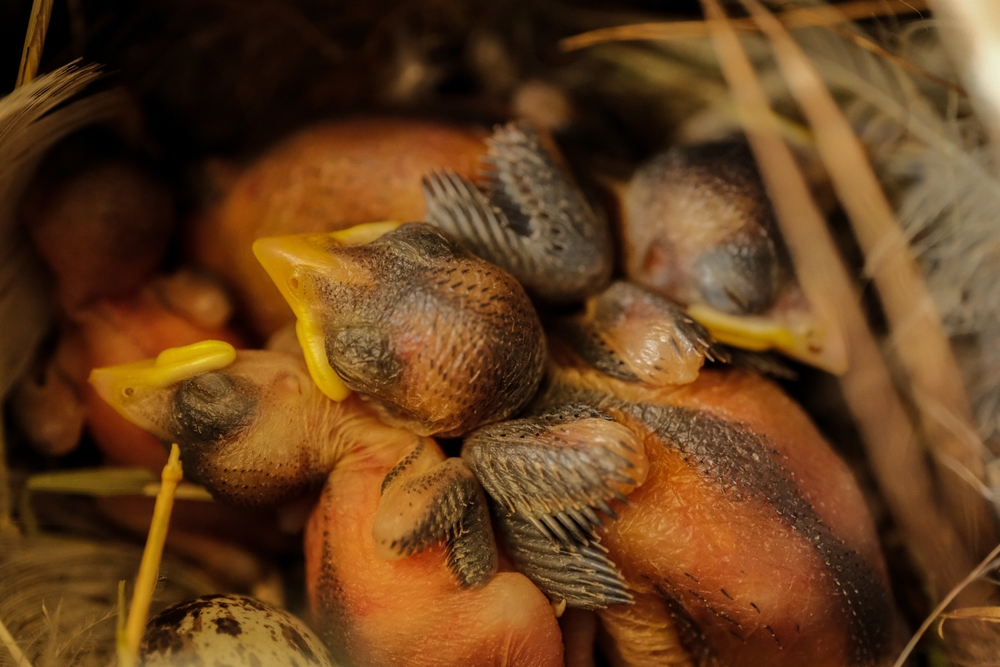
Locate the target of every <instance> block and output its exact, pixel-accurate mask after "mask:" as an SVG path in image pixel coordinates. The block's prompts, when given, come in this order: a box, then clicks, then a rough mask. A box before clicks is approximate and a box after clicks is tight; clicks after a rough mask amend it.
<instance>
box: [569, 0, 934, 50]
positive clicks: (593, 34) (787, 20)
mask: <svg viewBox="0 0 1000 667" xmlns="http://www.w3.org/2000/svg"><path fill="white" fill-rule="evenodd" d="M926 9H927V0H908V1H907V2H903V0H896V4H895V5H893V6H890V5H889V3H888V2H887V1H886V0H857V1H856V2H847V3H844V4H842V5H838V6H837V7H836V8H835V9H834V8H830V7H808V8H806V7H801V8H797V9H789V10H787V11H784V12H782V13H781V14H779V15H778V17H779V18H780V19H781V22H782V23H784V24H785V25H786V26H787V27H789V28H806V27H816V26H831V25H836V24H838V23H844V22H846V21H850V20H853V19H862V18H874V17H877V16H899V15H903V14H915V13H919V12H922V11H926ZM729 23H730V25H731V26H732V28H733V29H734V30H738V31H740V32H756V31H757V24H756V23H755V22H754V21H753V19H732V20H730V22H729ZM708 35H709V29H708V24H707V22H706V21H671V22H657V23H636V24H633V25H623V26H615V27H613V28H601V29H599V30H591V31H589V32H584V33H581V34H579V35H573V36H572V37H567V38H566V39H564V40H562V41H561V42H559V46H560V47H561V48H562V50H563V51H575V50H577V49H582V48H585V47H588V46H593V45H595V44H601V43H602V42H618V41H625V40H633V39H684V38H691V37H707V36H708Z"/></svg>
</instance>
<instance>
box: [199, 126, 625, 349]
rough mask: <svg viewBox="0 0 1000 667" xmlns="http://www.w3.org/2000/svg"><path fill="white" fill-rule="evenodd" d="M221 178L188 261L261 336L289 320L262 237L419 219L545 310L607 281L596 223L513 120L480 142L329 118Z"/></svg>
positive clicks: (441, 129) (537, 141)
mask: <svg viewBox="0 0 1000 667" xmlns="http://www.w3.org/2000/svg"><path fill="white" fill-rule="evenodd" d="M231 181H232V182H231V183H230V184H229V186H228V188H227V191H226V193H225V195H224V196H223V197H222V198H221V200H220V201H218V202H216V203H215V204H213V205H212V206H210V207H209V208H208V209H207V210H206V211H204V212H203V214H202V215H200V216H198V218H197V219H196V220H195V221H194V223H193V224H192V225H191V226H190V230H189V234H188V248H189V253H190V255H191V256H192V259H193V260H194V262H195V263H196V264H197V265H199V266H202V267H205V268H208V269H209V270H211V271H212V272H214V273H215V274H217V275H218V276H220V277H221V278H222V279H223V280H225V281H226V284H227V286H228V287H229V288H230V289H232V290H233V292H234V293H235V294H237V295H238V297H239V300H240V302H241V303H240V304H239V305H240V306H241V310H242V311H245V312H246V313H247V314H248V316H249V318H250V320H251V322H252V323H253V325H254V326H255V328H256V329H257V331H258V333H260V334H261V335H263V336H265V337H266V336H270V335H271V334H273V333H274V332H276V331H277V330H279V329H280V328H281V327H283V326H284V325H285V324H287V323H289V322H291V321H292V320H293V316H292V314H291V312H289V310H288V306H287V305H286V304H285V303H284V302H283V301H282V300H281V298H280V296H279V295H278V293H277V291H276V290H275V289H274V286H273V285H272V284H271V283H270V281H269V280H268V278H267V276H266V275H265V274H264V272H263V271H261V269H260V266H258V265H257V263H256V262H255V261H254V258H253V256H252V255H251V253H250V251H249V248H250V246H251V244H252V243H253V242H254V241H255V240H256V239H258V238H263V237H269V236H283V235H290V234H301V233H320V232H334V231H340V230H344V229H347V228H349V227H352V226H354V225H358V224H363V223H367V222H370V221H372V220H403V221H414V220H426V221H428V222H430V223H432V224H434V225H436V226H438V227H439V228H441V229H442V230H444V231H445V232H447V233H448V234H449V235H450V236H452V238H454V239H455V240H457V241H459V242H460V243H462V244H463V245H465V247H467V248H468V249H469V250H470V251H472V252H473V253H474V254H476V255H478V256H479V257H482V258H484V259H486V260H488V261H490V262H493V263H494V264H496V265H498V266H500V267H502V268H504V269H505V270H507V271H508V272H510V273H512V274H514V276H515V277H516V278H517V279H518V280H520V281H521V282H522V284H524V285H525V287H526V288H527V289H528V291H529V292H531V293H533V294H535V295H537V296H540V297H542V298H544V299H546V300H550V301H572V300H577V299H582V298H584V297H586V296H588V295H590V294H592V293H594V292H596V291H597V290H599V289H600V288H601V287H603V286H604V285H605V284H606V283H607V282H608V280H609V278H610V276H611V270H612V266H613V256H612V243H611V238H610V236H611V235H610V231H609V229H608V225H607V223H606V221H605V220H603V219H602V218H600V217H598V216H597V215H595V213H594V212H593V211H592V210H591V208H590V206H589V205H588V204H587V202H586V200H585V199H584V197H583V195H582V194H581V193H580V191H579V189H578V188H577V186H576V184H575V183H574V182H573V180H572V178H571V177H570V175H569V172H568V170H567V169H566V168H565V165H564V164H563V162H562V159H561V157H560V156H559V153H558V149H557V147H556V145H555V143H554V142H553V141H552V140H551V137H550V136H549V135H547V134H545V133H539V132H537V131H535V130H534V129H532V128H531V127H529V126H528V125H525V124H520V123H511V124H508V125H504V126H500V127H498V128H497V129H496V130H495V131H494V132H493V134H492V135H490V134H489V133H488V132H486V131H483V130H481V129H476V128H465V127H454V126H448V125H442V124H438V123H430V122H422V121H414V120H402V119H388V118H381V119H380V118H366V119H354V120H344V121H338V122H331V123H326V124H323V125H318V126H316V127H313V128H310V129H307V130H305V131H303V132H301V133H300V134H298V135H296V136H294V137H292V138H290V139H288V140H287V141H285V142H283V143H282V144H280V145H279V146H277V147H275V148H274V149H273V150H272V151H270V152H269V153H268V154H266V155H264V156H263V157H262V158H260V160H258V161H257V162H256V163H255V164H254V165H252V166H250V167H249V168H247V169H246V170H244V171H243V172H242V173H240V174H238V175H236V176H233V177H231ZM421 184H422V185H423V187H421Z"/></svg>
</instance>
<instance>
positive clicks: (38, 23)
mask: <svg viewBox="0 0 1000 667" xmlns="http://www.w3.org/2000/svg"><path fill="white" fill-rule="evenodd" d="M52 4H53V0H35V2H34V3H33V4H32V5H31V18H30V19H28V32H27V34H26V35H25V36H24V49H23V50H22V51H21V66H20V68H19V69H18V71H17V84H16V85H15V86H14V87H15V88H20V87H21V86H23V85H24V84H26V83H30V82H31V81H32V80H33V79H34V78H35V74H36V73H37V72H38V64H39V63H40V62H41V60H42V49H44V48H45V33H46V32H48V30H49V19H50V18H51V17H52Z"/></svg>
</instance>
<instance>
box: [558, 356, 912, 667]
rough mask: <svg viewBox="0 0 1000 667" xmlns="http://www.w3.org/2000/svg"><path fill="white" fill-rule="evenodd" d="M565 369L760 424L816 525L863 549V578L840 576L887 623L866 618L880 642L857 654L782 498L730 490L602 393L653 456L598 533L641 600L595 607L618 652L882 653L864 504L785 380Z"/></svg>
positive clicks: (876, 576) (587, 382) (686, 660)
mask: <svg viewBox="0 0 1000 667" xmlns="http://www.w3.org/2000/svg"><path fill="white" fill-rule="evenodd" d="M557 373H558V374H559V376H560V379H561V380H563V381H565V382H566V383H567V384H569V385H572V386H576V387H587V388H590V389H596V390H598V391H600V392H601V393H607V392H609V391H610V392H611V393H613V394H614V395H615V396H616V397H618V398H622V399H624V400H627V401H629V402H633V403H640V402H642V403H648V404H653V405H664V406H666V405H669V406H680V407H686V408H692V409H697V410H701V411H705V412H707V413H709V414H710V415H713V416H715V417H718V418H720V419H724V420H726V421H731V422H737V423H739V424H742V425H743V426H744V427H746V428H747V429H748V430H749V431H751V432H752V433H754V434H756V435H757V436H758V437H761V436H762V437H763V438H764V439H765V441H766V446H767V447H769V448H770V451H771V458H772V460H773V461H776V462H777V463H778V464H779V465H780V466H782V467H783V468H784V469H785V471H787V473H786V474H787V475H789V476H790V479H791V480H792V483H793V485H794V489H795V490H797V492H798V493H799V494H800V495H801V496H802V498H803V499H804V500H806V501H807V502H808V503H809V504H810V505H811V506H812V510H813V511H814V512H815V516H816V518H818V519H819V521H820V522H821V525H822V526H823V527H825V528H826V529H827V531H828V533H829V534H832V535H834V536H836V538H837V539H839V540H840V541H841V543H842V545H843V547H846V549H848V550H853V551H854V552H856V553H857V555H858V556H859V559H860V561H861V562H862V563H863V564H864V565H862V569H865V570H866V571H867V572H868V574H867V578H864V577H858V578H852V576H850V574H851V572H852V571H856V570H852V569H851V568H850V567H847V566H846V565H845V567H844V571H845V573H846V574H845V579H844V582H846V583H845V584H843V585H846V586H847V587H851V585H852V584H853V586H854V587H856V588H861V589H862V594H865V593H871V596H870V597H862V598H861V599H862V604H867V603H871V604H872V608H873V609H875V610H876V612H877V616H878V618H877V622H876V623H874V624H873V625H878V623H884V624H885V625H884V626H883V627H881V628H878V627H870V628H869V629H868V630H866V631H870V632H871V633H872V634H873V635H878V636H879V637H880V640H879V641H880V642H881V646H880V647H878V648H874V649H871V650H869V651H868V652H867V653H865V652H864V650H862V655H861V657H860V658H858V657H857V656H858V655H859V654H858V652H857V650H856V649H855V650H854V657H851V652H852V648H851V646H850V641H849V639H848V637H849V634H850V630H849V629H848V619H846V618H845V614H849V613H850V612H849V611H845V609H844V608H843V605H842V604H841V599H840V598H839V597H838V592H837V590H836V589H835V586H836V583H835V582H834V580H833V577H832V576H831V573H830V571H829V570H827V569H826V568H825V567H824V565H823V562H822V560H823V558H824V557H823V556H822V555H821V553H820V552H819V550H818V549H814V548H813V547H812V546H811V545H810V544H809V543H808V541H807V539H806V538H805V537H804V536H803V535H802V534H800V533H799V532H797V531H796V530H795V529H794V528H793V527H792V526H791V524H790V523H789V522H788V521H786V520H783V519H782V518H781V517H780V516H779V515H777V514H776V511H775V507H776V506H775V505H769V504H767V503H761V502H756V501H755V499H754V498H747V499H744V500H739V499H737V498H736V497H735V496H736V494H737V493H738V492H737V491H734V490H729V491H723V490H722V489H721V488H720V486H719V484H718V483H717V482H714V481H712V480H711V479H710V478H709V476H708V475H706V474H705V473H704V472H703V471H702V470H700V466H699V464H698V463H697V462H695V461H693V460H685V456H684V455H683V454H682V452H680V451H679V450H678V449H677V448H674V447H671V446H669V445H665V444H664V442H662V441H661V440H660V437H659V436H658V435H657V434H656V433H654V432H652V431H651V430H650V428H649V427H647V426H645V425H644V424H642V423H641V422H639V421H638V419H636V418H635V417H634V416H633V415H631V414H630V413H628V412H625V411H622V410H615V409H610V408H608V406H602V407H604V409H607V410H608V412H609V413H610V414H612V415H613V416H614V417H616V418H617V419H619V420H621V421H622V422H623V423H625V424H628V425H630V426H632V427H633V428H635V429H636V430H637V432H639V433H645V451H646V454H647V456H648V457H649V462H650V470H649V477H648V479H647V480H646V482H645V484H643V485H642V486H640V487H639V488H638V489H637V490H635V491H634V492H632V493H631V494H630V495H629V497H628V500H629V502H628V504H622V503H617V502H616V503H614V509H615V511H616V512H617V513H618V514H619V519H618V520H617V521H609V522H607V523H606V526H605V530H604V531H603V532H602V544H603V545H604V546H605V547H607V549H608V551H609V557H610V558H611V559H612V560H613V561H614V562H615V563H616V564H617V565H618V566H619V567H620V568H621V571H622V573H623V575H624V577H625V579H626V582H627V583H628V585H629V587H630V589H631V590H632V591H633V595H634V597H635V601H636V603H635V604H634V605H632V606H611V607H607V608H606V609H604V610H602V611H601V612H599V613H600V616H601V619H602V622H603V624H604V626H605V629H606V630H607V631H608V633H609V634H610V636H611V638H612V639H613V644H614V647H613V648H612V649H611V651H610V653H611V654H612V662H613V663H614V664H618V665H646V664H664V665H696V664H700V663H699V660H698V658H699V654H700V652H701V651H707V653H708V654H710V655H714V656H715V657H716V658H717V659H718V660H719V662H720V663H721V664H725V665H727V667H728V666H733V667H750V666H755V665H761V666H765V665H766V666H774V667H779V666H781V665H789V666H796V665H810V666H815V667H843V666H845V665H860V664H863V665H883V664H887V660H888V655H889V653H890V652H891V649H892V646H891V641H890V634H891V633H890V632H889V629H890V628H891V619H892V606H891V604H892V603H891V599H890V598H889V594H888V583H887V575H886V569H885V564H884V562H883V560H882V556H881V554H880V551H879V548H878V541H877V537H876V534H875V530H874V526H873V525H872V522H871V520H870V518H869V516H868V511H867V508H866V507H865V505H864V501H863V499H862V496H861V493H860V491H859V490H858V488H857V485H856V483H855V481H854V479H853V477H852V475H851V473H850V471H849V470H848V468H847V466H846V465H845V464H844V463H843V462H842V461H841V460H840V459H839V458H838V457H837V456H836V454H835V453H834V452H833V451H832V450H831V449H830V448H829V446H827V444H826V443H825V442H824V441H823V439H822V437H821V436H820V434H819V433H818V432H817V430H816V428H815V427H814V426H813V425H812V424H811V423H810V421H809V419H808V418H807V417H806V415H805V413H804V412H803V411H802V410H801V409H800V408H799V407H798V406H797V405H796V404H795V403H794V402H793V401H791V399H789V398H788V397H787V396H785V395H784V394H783V393H782V392H781V390H780V389H779V388H778V387H777V386H775V385H774V384H773V383H771V382H770V381H768V380H766V379H764V378H762V377H760V376H759V375H756V374H754V373H752V372H749V371H744V370H727V371H720V370H703V371H702V372H701V374H700V376H699V378H698V379H697V380H695V381H694V382H693V383H692V384H689V385H685V386H681V387H665V388H650V387H648V386H647V387H643V386H642V385H639V384H630V383H625V382H619V381H615V380H610V379H608V378H607V377H605V376H602V375H600V374H599V373H597V372H594V371H589V370H580V369H576V368H573V369H560V370H559V371H557ZM865 584H867V586H865ZM863 586H864V588H863ZM670 600H674V601H676V602H679V603H680V606H682V607H683V610H684V611H683V613H682V617H683V616H684V615H686V616H687V618H688V619H689V620H690V621H691V622H693V626H694V628H695V629H694V630H692V629H691V626H686V625H685V622H684V621H683V620H677V619H678V617H676V616H674V615H673V614H672V611H671V609H670V608H669V604H670ZM872 600H874V602H872ZM880 633H881V634H880ZM862 643H863V642H862Z"/></svg>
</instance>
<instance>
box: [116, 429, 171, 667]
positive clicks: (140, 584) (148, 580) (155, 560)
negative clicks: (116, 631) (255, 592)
mask: <svg viewBox="0 0 1000 667" xmlns="http://www.w3.org/2000/svg"><path fill="white" fill-rule="evenodd" d="M180 456H181V451H180V449H179V448H178V447H177V445H176V444H175V445H173V446H172V447H171V448H170V458H169V460H168V461H167V465H166V466H164V467H163V475H162V482H161V484H162V487H161V488H160V493H159V495H157V496H156V504H155V505H154V506H153V520H152V523H151V524H150V526H149V536H148V537H147V538H146V548H145V549H144V550H143V552H142V562H141V563H140V564H139V575H138V576H137V577H136V578H135V590H134V591H133V592H132V606H131V607H130V608H129V613H128V621H127V622H126V624H125V633H124V637H121V636H119V639H118V663H119V665H120V666H121V667H134V666H135V665H136V664H137V662H138V660H139V644H140V642H141V641H142V630H143V628H144V627H145V625H146V619H147V618H148V617H149V605H150V603H151V602H152V600H153V589H155V588H156V579H157V576H158V572H159V569H160V560H161V559H162V558H163V544H164V542H166V539H167V530H168V528H169V527H170V512H171V510H173V506H174V491H175V489H176V488H177V484H178V483H179V482H180V481H181V479H182V478H183V476H184V473H183V471H182V469H181V462H180Z"/></svg>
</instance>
